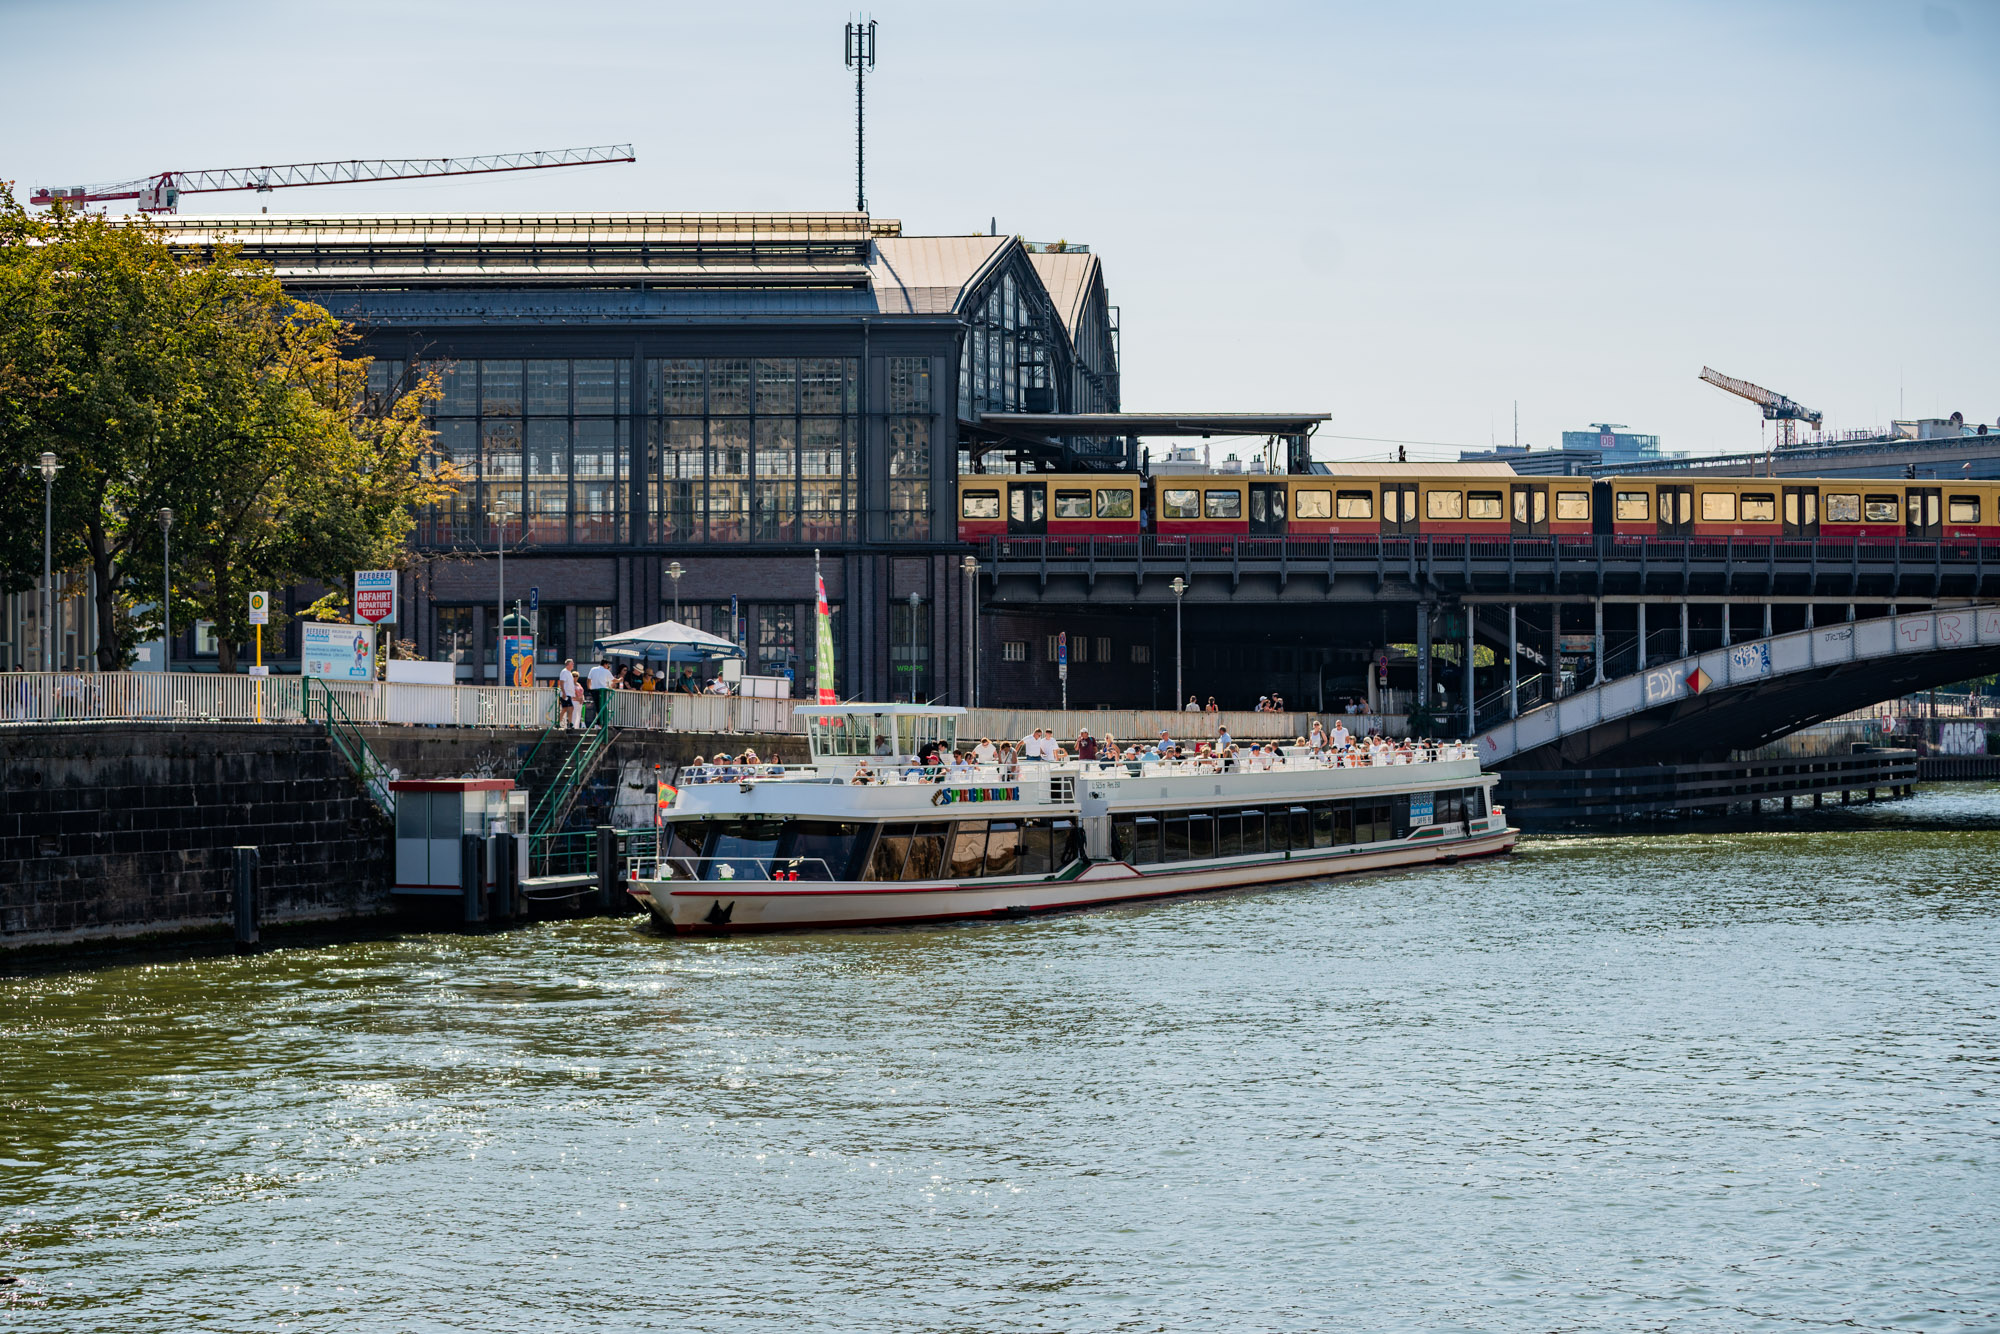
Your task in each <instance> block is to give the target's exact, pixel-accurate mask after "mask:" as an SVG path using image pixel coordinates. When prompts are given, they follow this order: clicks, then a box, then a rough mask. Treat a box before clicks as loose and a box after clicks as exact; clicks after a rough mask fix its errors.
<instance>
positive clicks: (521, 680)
mask: <svg viewBox="0 0 2000 1334" xmlns="http://www.w3.org/2000/svg"><path fill="white" fill-rule="evenodd" d="M534 683H535V637H534V636H533V635H508V636H507V684H508V685H510V686H520V687H523V688H525V687H528V686H531V685H533V684H534Z"/></svg>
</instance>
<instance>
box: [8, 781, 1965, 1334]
mask: <svg viewBox="0 0 2000 1334" xmlns="http://www.w3.org/2000/svg"><path fill="white" fill-rule="evenodd" d="M1996 847H2000V788H1995V787H1993V786H1979V785H1957V786H1948V787H1939V788H1936V789H1933V790H1930V791H1928V792H1926V794H1924V795H1922V796H1919V797H1917V798H1915V799H1913V800H1909V801H1904V802H1899V803H1894V804H1885V805H1882V806H1878V807H1872V808H1867V809H1865V810H1855V811H1845V812H1843V811H1829V812H1825V813H1821V814H1817V815H1810V816H1802V817H1799V818H1797V819H1796V820H1793V821H1789V822H1779V821H1774V822H1772V823H1771V824H1770V825H1768V826H1766V827H1765V828H1762V829H1755V830H1751V829H1744V830H1725V831H1721V832H1706V833H1692V834H1688V833H1683V834H1673V835H1661V836H1657V837H1655V836H1639V837H1554V836H1552V837H1541V838H1534V839H1529V840H1527V841H1525V842H1524V843H1523V845H1522V848H1521V851H1520V852H1519V853H1518V854H1517V855H1516V856H1514V857H1513V858H1511V859H1506V860H1502V861H1497V862H1492V863H1483V864H1476V865H1468V866H1458V867H1440V868H1436V869H1431V870H1423V871H1417V872H1410V873H1402V874H1395V875H1383V876H1374V877H1365V878H1358V879H1351V880H1342V881H1327V882H1320V883H1315V884H1311V885H1306V886H1301V887H1295V888H1289V889H1279V890H1272V891H1269V892H1256V893H1246V894H1238V895H1230V896H1214V897H1207V898H1197V899H1188V900H1179V901H1173V902H1167V903H1159V904H1152V905H1147V906H1143V907H1133V908H1128V909H1118V910H1111V911H1101V912H1093V913H1086V914H1078V915H1074V916H1065V917H1058V918H1051V919H1043V920H1038V921H1024V922H1010V923H1005V924H995V925H977V926H957V927H947V928H939V929H903V930H878V931H855V932H843V933H827V934H813V935H789V936H776V937H765V938H749V939H738V940H725V941H699V942H687V941H675V940H671V939H666V938H662V937H660V936H657V935H654V934H651V933H650V932H648V931H647V930H645V929H643V928H641V927H640V925H639V923H638V921H637V920H636V919H633V920H613V919H600V920H594V921H586V922H573V923H556V924H547V925H541V926H535V927H531V928H526V929H521V930H515V931H510V932H503V933H496V934H492V935H483V936H476V937H461V936H455V935H448V934H439V935H409V936H404V937H402V938H399V939H386V940H373V941H365V942H359V943H349V944H338V945H327V946H319V947H314V948H288V949H280V950H274V951H271V952H268V953H264V954H260V955H257V956H253V957H249V958H235V957H209V958H199V959H159V958H154V957H151V956H146V957H136V956H128V957H126V958H124V959H120V960H114V961H112V962H108V963H107V962H103V961H98V962H96V963H94V964H90V965H78V966H74V967H71V968H69V969H68V970H67V971H49V972H40V973H36V974H32V975H25V976H15V977H12V978H8V979H0V998H4V1001H5V1009H4V1012H0V1272H7V1273H12V1274H15V1275H17V1276H18V1282H16V1283H15V1284H13V1285H11V1286H8V1287H0V1328H4V1329H8V1330H15V1329H20V1330H62V1331H93V1330H105V1331H111V1330H117V1331H133V1330H184V1329H188V1328H192V1327H196V1326H199V1327H200V1328H202V1329H206V1330H217V1331H236V1330H243V1331H250V1330H257V1331H264V1330H277V1329H300V1330H368V1331H373V1330H383V1331H391V1330H393V1331H405V1330H412V1331H433V1330H436V1331H444V1330H453V1331H458V1330H464V1331H500V1330H508V1331H512V1330H532V1331H538V1332H539V1331H548V1330H559V1329H560V1330H567V1329H588V1330H596V1329H604V1330H622V1329H660V1330H692V1331H732V1332H740V1331H766V1330H769V1331H778V1330H786V1331H790V1330H800V1329H828V1330H879V1331H902V1330H952V1331H958V1330H964V1331H984V1330H1062V1331H1072V1330H1093V1331H1094V1330H1134V1331H1140V1330H1182V1329H1187V1330H1217V1331H1224V1330H1226V1331H1255V1330H1318V1329H1424V1330H1523V1331H1542V1330H1570V1329H1578V1330H1598V1329H1608V1330H1627V1329H1643V1330H1663V1331H1693V1330H1704V1331H1706V1330H1716V1331H1741V1330H1766V1329H1769V1330H1800V1329H1820V1328H1836V1327H1837V1328H1841V1329H1863V1330H1876V1329H1885V1330H1886V1329H1894V1330H1959V1329H1967V1330H1969V1329H1994V1328H1996V1327H2000V1226H1996V1223H2000V1219H1996V1214H2000V1167H1996V1159H2000V1127H1996V1124H1995V1122H1996V1111H2000V1103H1996V1100H1995V1096H1994V1093H1995V1077H1996V1073H2000V1069H1996V1067H2000V1043H1996V1039H2000V1023H1996V1017H1995V1016H1996V1008H2000V869H1996V860H1995V852H1996Z"/></svg>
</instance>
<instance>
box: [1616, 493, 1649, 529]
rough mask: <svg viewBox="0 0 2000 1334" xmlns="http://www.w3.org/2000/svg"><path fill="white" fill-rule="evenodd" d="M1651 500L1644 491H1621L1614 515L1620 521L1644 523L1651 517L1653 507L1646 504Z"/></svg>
mask: <svg viewBox="0 0 2000 1334" xmlns="http://www.w3.org/2000/svg"><path fill="white" fill-rule="evenodd" d="M1650 499H1651V497H1650V496H1648V495H1647V494H1646V493H1645V492H1644V491H1620V492H1619V493H1618V498H1617V500H1616V501H1615V502H1614V503H1613V510H1612V513H1613V514H1614V515H1616V516H1617V517H1618V518H1620V519H1631V520H1634V521H1635V522H1638V523H1644V522H1645V521H1646V520H1647V519H1648V518H1650V517H1651V512H1650V511H1651V507H1650V506H1649V505H1648V504H1647V503H1646V502H1647V501H1648V500H1650Z"/></svg>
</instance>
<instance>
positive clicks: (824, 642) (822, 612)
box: [813, 576, 840, 704]
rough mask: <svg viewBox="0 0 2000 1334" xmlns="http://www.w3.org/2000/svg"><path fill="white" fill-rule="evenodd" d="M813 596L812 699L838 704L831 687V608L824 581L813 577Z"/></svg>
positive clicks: (838, 699) (823, 702) (837, 697)
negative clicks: (813, 650) (813, 658)
mask: <svg viewBox="0 0 2000 1334" xmlns="http://www.w3.org/2000/svg"><path fill="white" fill-rule="evenodd" d="M813 595H814V599H815V601H814V603H813V621H814V636H815V637H814V639H813V645H814V649H815V653H814V656H815V658H816V659H817V660H816V661H815V662H814V664H813V666H814V668H815V669H816V670H815V678H816V679H815V683H814V684H815V689H814V698H815V699H816V700H817V701H818V702H819V703H821V704H838V703H839V702H840V698H839V696H838V695H836V694H835V693H834V686H833V608H832V607H831V606H829V605H827V600H826V580H824V579H821V578H819V577H818V576H814V579H813Z"/></svg>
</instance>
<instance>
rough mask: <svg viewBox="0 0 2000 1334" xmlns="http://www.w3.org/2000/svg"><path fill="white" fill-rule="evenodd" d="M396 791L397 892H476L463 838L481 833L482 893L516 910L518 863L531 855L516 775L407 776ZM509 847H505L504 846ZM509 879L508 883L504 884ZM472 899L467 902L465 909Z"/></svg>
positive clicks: (450, 894)
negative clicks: (469, 875)
mask: <svg viewBox="0 0 2000 1334" xmlns="http://www.w3.org/2000/svg"><path fill="white" fill-rule="evenodd" d="M389 790H390V791H391V792H394V793H395V794H396V880H395V884H394V886H393V887H392V892H393V893H395V894H396V895H397V896H398V897H403V896H411V897H420V898H421V897H435V898H467V899H470V898H472V897H474V896H473V895H472V894H469V893H468V891H469V890H470V889H471V888H472V887H471V886H468V885H467V884H466V874H465V872H466V869H467V868H466V866H465V847H466V844H465V840H466V838H467V837H473V838H476V839H478V840H479V842H480V844H481V848H482V854H483V855H481V856H480V858H479V860H480V861H481V863H482V866H481V867H480V874H479V883H478V885H477V891H478V892H477V897H478V898H479V899H480V900H481V903H480V904H479V908H478V911H479V917H477V918H471V917H468V920H484V918H485V916H486V911H485V902H486V901H487V900H492V901H494V902H495V903H496V904H497V905H504V906H503V908H502V911H503V912H505V913H506V915H509V916H511V915H512V914H513V906H514V905H513V900H514V898H515V895H516V893H517V890H516V885H517V883H518V881H519V879H520V868H522V867H524V866H526V865H527V862H528V794H527V792H526V790H524V789H520V788H516V787H515V786H514V780H513V779H511V778H402V779H397V780H395V781H393V782H391V783H390V784H389ZM503 844H504V845H507V846H504V847H503V846H502V845H503ZM503 882H504V883H503ZM471 911H472V906H471V905H470V904H468V913H470V912H471Z"/></svg>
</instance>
